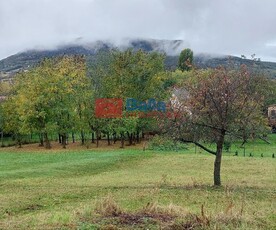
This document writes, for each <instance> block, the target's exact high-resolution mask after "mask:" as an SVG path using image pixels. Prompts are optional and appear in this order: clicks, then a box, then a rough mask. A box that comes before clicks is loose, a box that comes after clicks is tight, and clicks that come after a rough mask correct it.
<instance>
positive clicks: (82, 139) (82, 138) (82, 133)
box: [81, 131, 84, 145]
mask: <svg viewBox="0 0 276 230" xmlns="http://www.w3.org/2000/svg"><path fill="white" fill-rule="evenodd" d="M81 145H84V132H83V131H81Z"/></svg>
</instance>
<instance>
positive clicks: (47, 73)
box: [4, 56, 90, 148]
mask: <svg viewBox="0 0 276 230" xmlns="http://www.w3.org/2000/svg"><path fill="white" fill-rule="evenodd" d="M88 86H89V84H88V78H87V77H86V66H85V60H84V58H83V57H80V56H63V57H58V58H54V59H45V60H44V61H42V62H41V63H40V64H39V65H38V66H37V67H35V68H33V69H31V70H29V71H28V72H25V73H20V74H18V75H17V77H16V80H15V84H14V86H13V93H12V95H10V98H9V100H7V101H6V102H5V103H4V111H5V112H6V115H5V117H7V118H6V120H5V121H4V123H5V127H6V130H7V131H9V132H16V133H17V134H22V133H26V134H28V133H32V132H36V133H39V134H41V135H40V136H41V145H44V140H45V144H46V146H45V147H46V148H50V147H51V145H50V141H49V138H48V135H49V133H53V132H58V133H59V134H60V135H61V136H62V144H63V147H65V144H66V136H67V134H68V132H73V131H76V130H79V129H80V128H81V127H82V125H81V122H82V119H81V116H80V114H81V113H82V110H84V105H85V103H86V102H87V92H88V90H90V89H89V87H88ZM8 118H9V119H8Z"/></svg>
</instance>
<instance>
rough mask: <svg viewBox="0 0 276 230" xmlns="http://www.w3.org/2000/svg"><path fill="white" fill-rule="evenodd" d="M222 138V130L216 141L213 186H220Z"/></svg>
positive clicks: (223, 132)
mask: <svg viewBox="0 0 276 230" xmlns="http://www.w3.org/2000/svg"><path fill="white" fill-rule="evenodd" d="M224 136H225V131H224V130H222V131H221V133H220V137H219V139H218V141H217V143H216V144H217V151H216V159H215V163H214V185H215V186H220V185H221V180H220V167H221V158H222V148H223V142H224Z"/></svg>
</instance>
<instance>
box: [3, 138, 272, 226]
mask: <svg viewBox="0 0 276 230" xmlns="http://www.w3.org/2000/svg"><path fill="white" fill-rule="evenodd" d="M260 145H263V144H262V143H260ZM264 146H267V144H266V145H264ZM251 147H252V146H251ZM273 147H274V144H272V145H271V147H269V148H273ZM254 148H255V147H254ZM267 148H268V147H267ZM141 149H142V147H141V148H136V149H129V148H126V149H125V150H121V149H114V150H112V149H99V150H96V149H94V148H93V149H89V150H85V149H82V150H80V149H79V150H77V149H72V150H58V151H57V150H51V151H46V150H41V151H31V152H29V151H28V150H25V151H24V148H23V150H22V151H18V150H16V149H15V148H10V149H5V148H3V149H1V151H0V229H117V228H119V229H147V228H148V229H160V228H162V229H215V228H217V229H276V203H275V202H276V159H275V158H274V159H273V158H271V157H268V156H269V155H268V156H267V157H263V158H261V157H255V156H254V157H242V156H240V154H239V156H238V157H236V156H232V155H233V154H232V153H229V154H225V155H224V157H223V162H222V183H223V187H221V188H214V187H212V183H213V181H212V178H213V175H212V173H213V161H214V157H213V156H212V155H208V154H207V153H206V154H205V153H204V154H203V153H199V151H198V152H197V154H195V151H194V147H192V146H190V148H189V149H188V150H185V151H183V152H157V151H150V150H147V151H145V152H143V151H142V150H141ZM249 149H250V148H249ZM231 151H233V150H231ZM269 151H274V150H271V149H270V150H269ZM110 210H111V212H110Z"/></svg>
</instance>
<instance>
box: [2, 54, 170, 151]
mask: <svg viewBox="0 0 276 230" xmlns="http://www.w3.org/2000/svg"><path fill="white" fill-rule="evenodd" d="M163 62H164V56H163V55H161V54H157V53H145V52H142V51H138V52H135V53H134V52H132V51H130V50H128V51H126V52H118V51H113V52H111V53H100V54H98V56H97V57H96V59H95V60H94V61H92V62H90V63H91V64H90V65H89V66H87V64H86V60H85V59H84V57H81V56H63V57H59V58H55V59H46V60H44V61H42V62H41V63H40V64H39V65H38V66H37V67H35V68H33V69H31V70H29V71H27V72H22V73H19V74H18V75H17V76H16V78H15V81H14V84H13V86H12V90H11V93H10V96H9V97H8V99H7V100H6V101H5V102H4V103H2V109H1V112H2V116H1V117H2V118H3V119H2V127H3V129H4V132H6V133H11V134H13V135H14V136H15V138H16V139H17V140H18V143H19V144H20V143H21V140H22V136H23V135H26V134H30V133H38V134H39V135H40V139H41V143H40V144H41V145H43V146H45V147H46V148H50V147H51V144H50V141H49V134H50V133H58V134H59V136H60V137H61V142H62V145H63V147H64V148H65V146H66V137H67V135H68V134H69V133H73V134H74V133H78V134H79V133H80V134H81V140H82V143H84V142H85V140H86V139H87V138H88V137H87V136H88V134H91V133H92V134H93V135H94V134H95V135H96V140H97V143H98V140H99V137H100V135H101V134H102V133H103V134H106V135H107V137H108V143H110V140H109V139H110V135H111V134H116V135H117V136H120V139H121V141H122V147H123V144H124V139H125V137H126V136H128V139H129V142H130V144H131V143H132V142H133V140H134V136H135V135H134V133H136V136H135V137H136V139H138V138H139V134H140V133H141V131H143V130H146V129H150V125H151V124H152V123H153V122H152V120H153V119H150V118H148V119H146V118H145V119H138V117H135V116H132V117H127V116H123V118H122V119H107V118H106V119H104V118H97V117H95V99H96V98H121V99H123V100H124V101H125V99H126V98H129V97H132V98H135V99H137V100H146V99H148V98H156V99H164V98H165V97H166V89H167V88H168V87H169V86H170V85H171V83H170V80H169V77H168V76H169V75H168V73H166V72H165V71H164V65H163Z"/></svg>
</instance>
